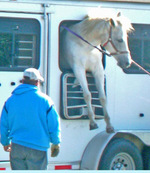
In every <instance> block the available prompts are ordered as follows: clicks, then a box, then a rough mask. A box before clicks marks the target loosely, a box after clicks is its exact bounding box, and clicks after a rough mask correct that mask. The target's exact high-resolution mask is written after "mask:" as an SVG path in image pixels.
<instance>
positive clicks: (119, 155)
mask: <svg viewBox="0 0 150 173" xmlns="http://www.w3.org/2000/svg"><path fill="white" fill-rule="evenodd" d="M98 168H99V170H142V169H143V161H142V156H141V154H140V151H139V150H138V148H137V147H136V146H135V145H134V144H133V143H132V142H130V141H128V140H125V139H123V138H120V139H115V140H113V141H112V142H110V143H109V144H108V146H107V147H106V149H105V150H104V153H103V155H102V157H101V160H100V163H99V167H98Z"/></svg>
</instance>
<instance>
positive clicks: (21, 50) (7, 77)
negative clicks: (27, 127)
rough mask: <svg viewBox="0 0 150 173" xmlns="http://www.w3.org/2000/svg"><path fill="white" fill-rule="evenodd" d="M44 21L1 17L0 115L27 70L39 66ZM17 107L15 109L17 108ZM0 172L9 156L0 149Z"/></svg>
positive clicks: (30, 17)
mask: <svg viewBox="0 0 150 173" xmlns="http://www.w3.org/2000/svg"><path fill="white" fill-rule="evenodd" d="M42 30H43V18H42V17H41V15H38V14H35V15H34V14H22V13H21V14H19V13H12V14H10V13H1V14H0V112H1V110H2V107H3V105H4V102H5V101H6V99H7V98H8V97H9V96H10V95H11V92H12V91H13V90H14V89H15V88H16V87H17V86H18V85H19V84H20V80H21V79H22V74H23V71H24V70H25V69H26V68H29V67H34V68H37V69H40V71H41V68H42V64H41V63H40V57H41V52H42V49H43V46H41V45H42V44H41V42H42V38H43V37H42ZM16 106H17V105H16ZM0 153H1V154H0V168H1V163H2V162H3V161H6V160H9V153H7V152H4V151H3V147H2V145H0Z"/></svg>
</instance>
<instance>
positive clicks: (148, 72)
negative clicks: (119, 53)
mask: <svg viewBox="0 0 150 173" xmlns="http://www.w3.org/2000/svg"><path fill="white" fill-rule="evenodd" d="M132 63H134V64H135V65H136V66H137V67H139V68H140V69H141V70H143V71H144V72H145V73H146V74H148V75H149V76H150V73H149V72H148V71H147V70H145V68H143V67H142V66H140V65H139V64H138V63H136V62H135V61H134V60H133V59H132Z"/></svg>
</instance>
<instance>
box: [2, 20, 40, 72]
mask: <svg viewBox="0 0 150 173" xmlns="http://www.w3.org/2000/svg"><path fill="white" fill-rule="evenodd" d="M39 46H40V24H39V22H38V21H37V20H35V19H20V18H19V19H17V18H0V70H6V71H7V70H8V71H9V70H11V71H12V70H24V69H25V68H28V67H36V68H37V67H38V65H39V55H40V48H39Z"/></svg>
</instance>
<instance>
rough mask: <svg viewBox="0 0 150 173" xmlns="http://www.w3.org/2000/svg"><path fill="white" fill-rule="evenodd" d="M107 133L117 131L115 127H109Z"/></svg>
mask: <svg viewBox="0 0 150 173" xmlns="http://www.w3.org/2000/svg"><path fill="white" fill-rule="evenodd" d="M106 132H107V133H115V130H114V128H113V127H108V128H106Z"/></svg>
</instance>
